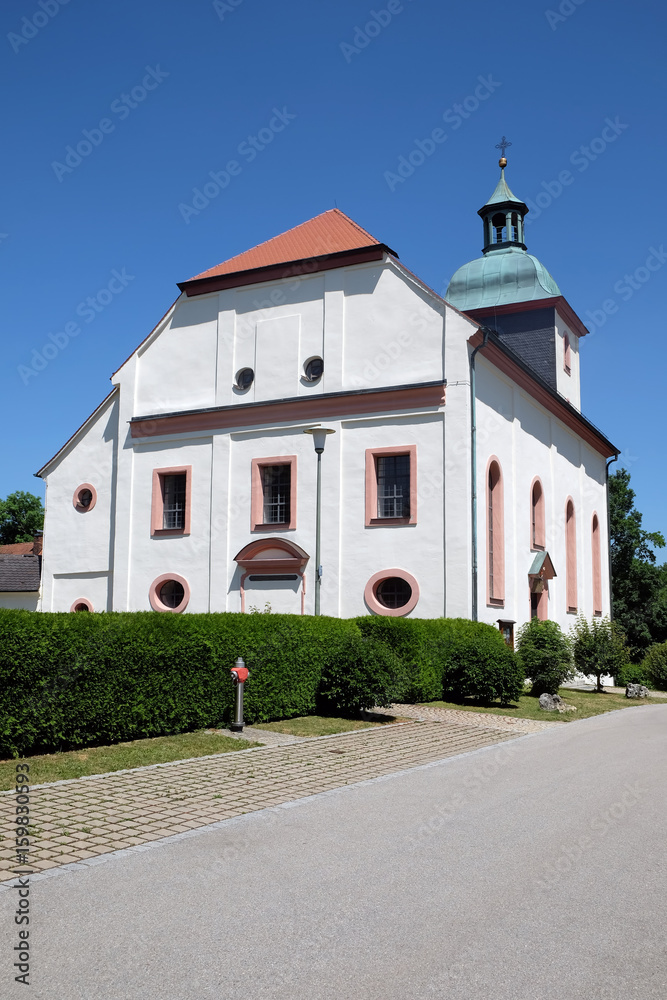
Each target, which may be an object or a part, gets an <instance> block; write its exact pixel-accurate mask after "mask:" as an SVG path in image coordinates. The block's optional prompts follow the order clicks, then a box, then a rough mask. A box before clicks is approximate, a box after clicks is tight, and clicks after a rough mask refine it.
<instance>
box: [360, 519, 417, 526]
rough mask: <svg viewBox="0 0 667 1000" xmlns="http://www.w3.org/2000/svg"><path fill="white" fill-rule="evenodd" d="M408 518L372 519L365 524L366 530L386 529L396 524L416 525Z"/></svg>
mask: <svg viewBox="0 0 667 1000" xmlns="http://www.w3.org/2000/svg"><path fill="white" fill-rule="evenodd" d="M416 523H417V522H416V521H413V520H411V519H410V518H409V517H372V518H371V519H370V521H368V523H367V524H366V527H367V528H387V527H392V526H395V525H397V524H416Z"/></svg>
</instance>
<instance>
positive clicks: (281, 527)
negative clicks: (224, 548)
mask: <svg viewBox="0 0 667 1000" xmlns="http://www.w3.org/2000/svg"><path fill="white" fill-rule="evenodd" d="M295 528H296V524H290V523H289V522H288V521H276V522H275V524H253V526H252V528H251V529H250V530H251V531H262V532H264V531H294V529H295Z"/></svg>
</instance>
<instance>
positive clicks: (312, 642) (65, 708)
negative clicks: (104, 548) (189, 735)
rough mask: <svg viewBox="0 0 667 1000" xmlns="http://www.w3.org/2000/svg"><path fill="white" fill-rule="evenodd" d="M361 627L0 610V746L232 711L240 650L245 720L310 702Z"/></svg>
mask: <svg viewBox="0 0 667 1000" xmlns="http://www.w3.org/2000/svg"><path fill="white" fill-rule="evenodd" d="M358 635H359V633H358V629H356V627H355V626H354V624H353V623H351V622H348V621H341V620H339V619H336V618H320V619H315V618H312V617H303V618H301V617H300V616H295V615H261V614H260V615H241V614H212V615H156V614H154V613H153V612H137V613H128V614H120V613H113V614H78V615H69V614H47V613H35V612H29V611H9V610H0V756H8V755H9V756H15V755H17V754H19V755H20V754H25V753H28V752H30V753H37V752H39V751H41V750H44V751H47V750H61V749H71V748H74V747H82V746H90V745H93V744H104V743H114V742H118V741H120V740H131V739H138V738H140V737H146V736H162V735H166V734H171V733H179V732H187V731H189V730H193V729H197V728H202V727H206V726H215V725H219V724H220V723H221V722H226V721H229V719H230V718H231V712H232V706H233V698H234V689H233V685H232V683H231V680H230V673H229V670H230V667H232V666H233V664H234V661H235V660H236V657H237V656H242V657H243V658H244V660H245V661H246V664H247V665H248V667H249V668H250V670H251V682H252V683H249V684H248V685H247V687H246V690H245V719H246V721H247V722H249V723H253V722H254V723H257V722H265V721H267V720H269V719H276V718H290V717H293V716H297V715H306V714H308V713H313V712H314V711H315V709H316V701H317V693H318V689H319V686H320V679H321V676H322V672H323V670H324V667H325V666H328V667H330V668H331V667H332V666H336V665H337V664H338V668H339V669H341V668H342V664H341V662H340V658H341V656H342V655H343V651H344V648H345V640H348V641H349V639H350V637H351V636H352V637H357V636H358ZM378 694H379V696H380V697H381V696H382V692H378Z"/></svg>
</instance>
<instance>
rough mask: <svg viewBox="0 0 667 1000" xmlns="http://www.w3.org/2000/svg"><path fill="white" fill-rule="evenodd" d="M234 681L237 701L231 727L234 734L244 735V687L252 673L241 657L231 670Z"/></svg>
mask: <svg viewBox="0 0 667 1000" xmlns="http://www.w3.org/2000/svg"><path fill="white" fill-rule="evenodd" d="M231 674H232V681H233V683H234V685H235V686H236V701H235V705H234V721H233V722H232V723H231V725H230V727H229V728H230V729H231V731H232V732H233V733H242V732H243V727H244V725H245V723H244V721H243V685H244V684H245V682H246V681H247V680H248V677H249V676H250V671H249V670H248V668H247V667H246V665H245V663H244V662H243V660H242V659H241V657H240V656H239V657H238V659H237V661H236V663H235V664H234V666H233V667H232V670H231Z"/></svg>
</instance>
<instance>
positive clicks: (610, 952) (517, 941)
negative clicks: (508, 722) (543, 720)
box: [0, 705, 667, 1000]
mask: <svg viewBox="0 0 667 1000" xmlns="http://www.w3.org/2000/svg"><path fill="white" fill-rule="evenodd" d="M666 751H667V706H662V705H661V706H657V705H656V706H650V707H642V708H636V709H627V710H625V711H622V712H615V713H613V714H610V715H607V716H604V717H598V718H596V719H591V720H587V721H582V722H577V723H571V724H568V725H567V726H563V727H562V728H558V729H556V730H550V731H548V732H544V733H539V734H537V735H535V736H528V737H523V738H521V739H518V740H515V741H512V742H509V743H506V744H503V745H501V746H495V747H490V748H486V749H484V750H481V751H476V752H474V753H472V754H469V755H467V756H463V757H457V758H453V759H450V760H448V761H444V762H442V763H438V764H434V765H428V766H425V767H423V768H419V769H415V770H411V771H409V772H404V773H402V774H399V775H393V776H390V777H388V778H381V779H376V780H373V781H370V782H367V783H364V784H359V785H354V786H349V787H347V788H343V789H338V790H336V791H334V792H328V793H324V794H322V795H318V796H313V797H312V798H309V799H302V800H300V801H299V802H297V803H295V804H294V805H291V806H287V807H285V806H282V807H279V808H277V809H275V810H265V811H263V812H261V813H254V814H250V815H247V816H242V817H239V818H237V819H234V820H230V821H228V823H227V824H226V825H224V826H223V827H221V828H219V829H217V830H213V831H210V832H207V833H203V834H201V835H199V836H196V837H193V838H191V839H187V840H182V841H180V842H178V843H171V844H162V845H158V846H157V847H154V848H153V849H151V850H147V851H145V852H142V853H137V854H135V855H133V856H131V857H128V856H124V857H118V858H111V859H110V860H107V861H105V862H104V863H102V864H99V865H97V866H95V867H93V868H88V869H85V870H81V871H73V872H69V873H67V874H62V875H57V876H54V877H52V878H48V879H44V880H43V881H38V882H35V883H34V885H33V886H32V892H31V925H30V927H31V936H30V941H31V951H32V953H33V958H32V963H31V972H30V980H31V984H32V988H31V992H30V993H29V994H28V993H26V992H25V989H24V987H23V986H22V985H20V984H15V983H14V981H13V975H14V972H13V970H12V968H11V963H12V961H14V959H13V957H12V947H13V945H14V944H18V941H17V940H16V934H15V931H16V929H17V928H13V925H12V920H13V913H14V910H15V907H16V900H15V897H14V892H13V891H3V892H1V893H0V915H1V916H0V919H1V921H2V924H1V926H2V932H3V933H2V939H1V948H0V977H1V978H0V995H1V996H2V997H3V998H5V997H6V998H13V997H15V996H20V997H23V996H26V995H29V996H32V997H34V998H40V1000H42V998H44V1000H97V998H104V1000H139V998H141V1000H190V998H197V1000H200V998H202V1000H208V998H214V997H215V998H220V1000H237V998H238V1000H241V998H243V1000H261V998H271V1000H283V998H285V1000H287V998H289V1000H319V998H326V1000H330V998H331V1000H347V998H355V1000H356V998H361V1000H375V998H377V1000H398V998H401V1000H404V998H408V1000H419V998H428V1000H431V998H443V1000H444V998H447V1000H458V998H461V1000H463V998H465V1000H478V998H479V1000H487V998H493V1000H552V998H554V1000H555V998H558V1000H579V998H582V1000H583V998H586V1000H636V998H641V1000H644V998H659V1000H665V998H666V997H667V951H666V935H667V919H666V918H667V912H666V911H667V884H666V883H667V879H666V868H667V865H666V862H665V843H666V836H665V833H666V830H667V824H666V819H667V796H666V795H665V791H666V788H667V781H666V778H667V752H666Z"/></svg>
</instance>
